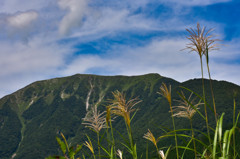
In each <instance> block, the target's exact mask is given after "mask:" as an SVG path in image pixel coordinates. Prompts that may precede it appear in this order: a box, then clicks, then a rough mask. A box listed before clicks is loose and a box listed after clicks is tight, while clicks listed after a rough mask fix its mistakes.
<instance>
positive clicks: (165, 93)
mask: <svg viewBox="0 0 240 159" xmlns="http://www.w3.org/2000/svg"><path fill="white" fill-rule="evenodd" d="M158 93H159V94H161V95H162V96H163V97H165V98H166V99H167V101H168V103H169V104H170V105H171V104H172V100H171V85H169V88H168V87H167V85H166V84H165V83H162V85H161V86H160V92H158Z"/></svg>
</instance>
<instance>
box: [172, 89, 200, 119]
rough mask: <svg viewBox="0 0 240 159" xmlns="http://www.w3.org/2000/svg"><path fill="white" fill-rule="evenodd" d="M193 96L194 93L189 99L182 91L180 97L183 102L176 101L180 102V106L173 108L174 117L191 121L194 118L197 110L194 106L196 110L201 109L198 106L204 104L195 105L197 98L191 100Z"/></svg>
mask: <svg viewBox="0 0 240 159" xmlns="http://www.w3.org/2000/svg"><path fill="white" fill-rule="evenodd" d="M192 94H193V93H191V94H190V96H189V97H188V99H187V98H186V97H185V95H184V93H183V92H182V91H181V95H180V98H181V100H176V101H177V102H179V104H180V105H179V106H173V116H176V117H182V118H188V119H190V120H191V119H192V118H193V116H194V114H195V113H196V110H195V109H194V108H193V107H192V106H194V107H195V108H196V109H200V108H198V106H199V105H201V104H203V103H200V102H198V103H197V104H194V103H195V99H196V98H193V99H191V97H192ZM191 105H192V106H191Z"/></svg>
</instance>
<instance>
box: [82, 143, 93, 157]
mask: <svg viewBox="0 0 240 159" xmlns="http://www.w3.org/2000/svg"><path fill="white" fill-rule="evenodd" d="M84 145H85V146H86V147H87V148H88V149H89V150H90V151H91V152H92V154H94V150H93V145H92V142H87V141H85V143H84Z"/></svg>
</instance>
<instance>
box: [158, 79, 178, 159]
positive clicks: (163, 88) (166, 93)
mask: <svg viewBox="0 0 240 159" xmlns="http://www.w3.org/2000/svg"><path fill="white" fill-rule="evenodd" d="M158 93H159V94H161V95H162V96H163V97H165V98H166V99H167V101H168V103H169V107H170V112H171V117H172V124H173V131H174V138H175V146H176V154H177V159H179V152H178V141H177V133H176V127H175V122H174V117H173V109H172V97H171V85H169V88H168V87H167V85H166V84H165V83H162V85H161V87H160V92H158Z"/></svg>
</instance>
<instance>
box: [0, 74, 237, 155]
mask: <svg viewBox="0 0 240 159" xmlns="http://www.w3.org/2000/svg"><path fill="white" fill-rule="evenodd" d="M162 82H164V83H166V84H171V85H172V93H173V94H172V97H173V99H178V98H179V97H178V95H177V93H176V91H179V90H180V88H179V86H184V87H187V88H190V89H193V90H194V91H196V92H197V93H199V94H201V80H189V81H186V82H183V83H179V82H177V81H175V80H173V79H170V78H166V77H162V76H160V75H158V74H148V75H142V76H131V77H128V76H96V75H79V74H77V75H74V76H70V77H64V78H56V79H51V80H45V81H39V82H35V83H33V84H30V85H28V86H27V87H25V88H23V89H21V90H19V91H17V92H15V93H13V94H11V95H8V96H6V97H4V98H2V99H1V100H0V143H1V144H0V158H3V159H4V158H10V157H12V158H14V159H20V158H24V159H28V158H29V159H30V158H44V157H46V156H48V155H53V154H58V145H57V142H56V141H55V137H56V136H57V135H59V133H60V132H63V133H64V135H65V136H66V137H67V139H68V141H69V142H72V143H73V144H74V143H82V142H83V141H84V140H85V133H88V134H90V136H91V135H92V136H94V135H93V133H92V132H91V131H89V130H88V129H86V128H84V126H83V125H82V124H81V123H82V118H84V117H85V115H86V112H87V107H91V106H92V105H94V104H96V103H97V102H98V101H101V104H100V106H99V108H100V109H101V110H105V107H104V106H105V105H107V104H108V103H107V101H108V99H112V92H113V91H116V90H119V91H122V92H124V93H125V94H126V97H127V98H132V97H137V96H139V98H140V99H141V100H142V102H141V103H140V104H139V105H137V107H138V108H139V111H138V112H137V114H136V116H135V117H134V120H133V121H132V123H133V133H134V137H135V140H136V141H138V143H140V144H139V145H141V143H145V140H144V139H143V138H142V136H143V134H144V133H146V132H147V129H148V128H150V129H151V131H152V132H153V133H154V134H157V135H156V136H160V134H161V131H160V129H159V126H160V125H161V126H167V127H169V128H171V118H170V114H169V107H168V103H167V101H166V100H165V99H164V98H163V97H161V96H160V95H159V94H157V92H158V91H159V87H160V85H161V84H162ZM205 83H206V87H208V86H207V85H208V83H209V81H207V80H205ZM213 86H214V92H215V98H216V105H217V110H218V112H219V114H220V113H221V112H226V113H227V115H226V118H227V119H228V120H227V121H229V123H230V122H231V116H232V115H231V114H232V101H233V91H234V92H238V96H237V97H236V98H237V100H238V101H240V100H239V99H240V97H239V93H240V87H239V86H237V85H234V84H231V83H228V82H223V81H221V82H218V81H213ZM207 97H208V101H209V103H211V100H210V99H211V94H210V90H207ZM174 104H175V103H174ZM88 109H89V108H88ZM201 111H203V108H201ZM209 114H210V121H211V123H212V124H214V118H213V113H209ZM229 114H230V115H229ZM199 120H200V117H199V116H198V115H196V117H195V118H194V121H195V124H194V125H195V127H196V128H200V129H204V126H203V125H204V122H202V123H200V122H199ZM197 121H198V122H197ZM187 123H188V121H187V120H185V119H176V124H177V126H178V127H181V126H183V125H184V126H185V125H186V124H187ZM113 126H114V127H115V128H116V129H118V130H119V131H120V132H122V129H121V128H123V127H124V123H123V122H121V119H120V118H117V119H116V120H115V122H114V123H113ZM143 148H144V147H140V148H139V150H140V151H141V149H143Z"/></svg>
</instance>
